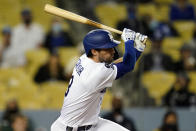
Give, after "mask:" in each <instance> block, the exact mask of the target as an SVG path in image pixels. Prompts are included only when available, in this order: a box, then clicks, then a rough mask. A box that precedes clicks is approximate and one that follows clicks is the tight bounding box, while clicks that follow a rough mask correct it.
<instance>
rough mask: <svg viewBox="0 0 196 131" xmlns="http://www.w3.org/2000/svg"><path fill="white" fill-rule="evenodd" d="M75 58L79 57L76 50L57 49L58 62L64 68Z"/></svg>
mask: <svg viewBox="0 0 196 131" xmlns="http://www.w3.org/2000/svg"><path fill="white" fill-rule="evenodd" d="M76 56H79V52H78V50H77V48H75V47H60V48H59V57H60V62H61V64H62V65H63V66H66V65H67V64H68V62H69V61H70V60H71V59H72V58H74V57H76Z"/></svg>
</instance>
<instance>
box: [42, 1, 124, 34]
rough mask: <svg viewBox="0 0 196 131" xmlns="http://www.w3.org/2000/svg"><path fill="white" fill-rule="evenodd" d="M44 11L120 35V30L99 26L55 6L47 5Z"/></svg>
mask: <svg viewBox="0 0 196 131" xmlns="http://www.w3.org/2000/svg"><path fill="white" fill-rule="evenodd" d="M44 10H45V11H46V12H48V13H50V14H53V15H57V16H60V17H63V18H66V19H69V20H73V21H76V22H80V23H83V24H87V25H91V26H95V27H97V28H101V29H105V30H108V31H111V32H114V33H117V34H122V31H120V30H117V29H114V28H112V27H109V26H106V25H103V24H100V23H98V22H95V21H92V20H90V19H87V18H85V17H83V16H80V15H77V14H75V13H72V12H70V11H67V10H63V9H60V8H58V7H55V6H52V5H49V4H46V5H45V8H44Z"/></svg>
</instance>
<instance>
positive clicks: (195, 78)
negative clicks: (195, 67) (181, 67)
mask: <svg viewBox="0 0 196 131" xmlns="http://www.w3.org/2000/svg"><path fill="white" fill-rule="evenodd" d="M188 75H189V77H190V79H191V81H190V85H189V90H190V91H191V92H193V93H196V72H189V73H188Z"/></svg>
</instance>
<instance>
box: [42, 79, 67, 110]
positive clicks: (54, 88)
mask: <svg viewBox="0 0 196 131" xmlns="http://www.w3.org/2000/svg"><path fill="white" fill-rule="evenodd" d="M67 87H68V83H65V82H46V83H43V84H41V86H40V88H41V92H40V93H41V95H42V94H43V95H44V96H45V97H47V99H46V101H45V104H44V107H45V108H47V109H60V108H61V106H62V104H63V99H64V96H65V92H66V90H67Z"/></svg>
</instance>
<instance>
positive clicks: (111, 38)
mask: <svg viewBox="0 0 196 131" xmlns="http://www.w3.org/2000/svg"><path fill="white" fill-rule="evenodd" d="M108 36H109V37H110V40H111V41H114V38H113V36H112V34H111V33H110V32H108Z"/></svg>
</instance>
